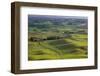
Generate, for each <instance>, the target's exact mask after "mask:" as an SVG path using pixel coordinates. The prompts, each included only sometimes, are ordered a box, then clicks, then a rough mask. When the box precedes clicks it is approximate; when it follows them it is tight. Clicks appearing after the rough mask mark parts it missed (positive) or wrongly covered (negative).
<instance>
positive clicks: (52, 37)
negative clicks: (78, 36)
mask: <svg viewBox="0 0 100 76" xmlns="http://www.w3.org/2000/svg"><path fill="white" fill-rule="evenodd" d="M62 38H65V37H64V36H63V37H62V36H50V37H46V38H38V37H30V38H29V40H30V41H34V42H35V41H36V42H37V41H45V40H56V39H62Z"/></svg>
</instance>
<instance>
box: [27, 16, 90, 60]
mask: <svg viewBox="0 0 100 76" xmlns="http://www.w3.org/2000/svg"><path fill="white" fill-rule="evenodd" d="M59 18H60V17H59ZM86 20H87V19H84V18H78V19H77V18H72V17H71V18H70V17H68V18H67V17H66V18H62V17H61V18H60V19H59V20H57V19H56V18H55V17H47V16H46V17H45V16H34V15H30V16H29V23H28V24H29V29H28V30H29V31H28V60H55V59H83V58H87V57H88V50H87V47H88V38H87V37H88V34H87V25H86V23H87V21H86ZM57 21H58V22H57ZM81 24H82V25H81ZM83 25H84V26H83Z"/></svg>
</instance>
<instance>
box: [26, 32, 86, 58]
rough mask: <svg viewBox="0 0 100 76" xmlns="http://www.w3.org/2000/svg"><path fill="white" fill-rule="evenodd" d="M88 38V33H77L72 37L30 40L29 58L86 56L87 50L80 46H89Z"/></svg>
mask: <svg viewBox="0 0 100 76" xmlns="http://www.w3.org/2000/svg"><path fill="white" fill-rule="evenodd" d="M86 38H87V36H86V35H81V34H76V35H72V39H70V38H66V39H61V40H48V41H44V42H29V44H28V47H29V49H28V50H29V57H28V58H29V60H48V59H49V60H50V59H73V58H86V57H87V54H85V52H86V51H84V49H80V48H79V46H81V47H84V46H87V40H86ZM75 39H77V40H75ZM81 39H84V40H81ZM77 46H78V47H77Z"/></svg>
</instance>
